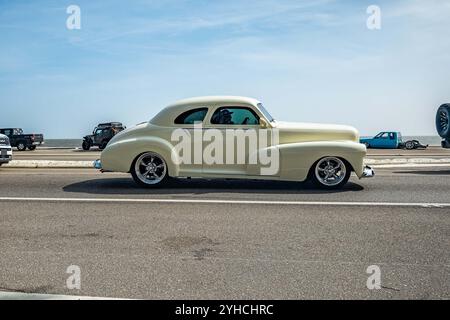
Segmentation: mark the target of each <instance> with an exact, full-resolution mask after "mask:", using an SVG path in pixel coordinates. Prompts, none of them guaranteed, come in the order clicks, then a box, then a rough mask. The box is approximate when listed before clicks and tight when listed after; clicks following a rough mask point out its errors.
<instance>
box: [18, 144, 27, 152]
mask: <svg viewBox="0 0 450 320" xmlns="http://www.w3.org/2000/svg"><path fill="white" fill-rule="evenodd" d="M26 149H27V145H26V144H25V142H19V143H18V144H17V150H19V151H25V150H26Z"/></svg>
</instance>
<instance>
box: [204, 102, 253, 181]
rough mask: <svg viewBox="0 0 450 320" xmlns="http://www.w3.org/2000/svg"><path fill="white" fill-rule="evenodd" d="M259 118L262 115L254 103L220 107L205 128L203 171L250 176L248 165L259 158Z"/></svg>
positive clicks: (210, 173)
mask: <svg viewBox="0 0 450 320" xmlns="http://www.w3.org/2000/svg"><path fill="white" fill-rule="evenodd" d="M259 119H260V115H258V113H257V111H256V110H255V109H254V108H252V107H251V106H223V105H219V106H216V107H215V108H214V109H213V111H212V112H211V115H210V118H209V119H208V121H207V125H206V127H205V130H204V131H205V132H204V143H203V157H204V159H203V173H204V174H206V175H216V176H221V175H224V176H229V175H234V176H242V175H246V174H247V173H248V165H249V164H253V163H254V161H255V158H254V157H253V155H254V154H256V151H257V148H258V137H259V130H260V123H259ZM219 148H221V150H219ZM256 160H257V159H256ZM254 164H255V165H256V163H254Z"/></svg>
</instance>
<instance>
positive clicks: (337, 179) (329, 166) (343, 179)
mask: <svg viewBox="0 0 450 320" xmlns="http://www.w3.org/2000/svg"><path fill="white" fill-rule="evenodd" d="M351 173H352V168H351V166H350V165H349V164H348V163H347V162H346V161H345V160H343V159H340V158H338V157H324V158H322V159H319V160H318V161H316V162H315V163H314V165H313V166H312V167H311V169H310V172H309V176H310V179H311V180H312V182H313V183H314V184H315V185H316V186H317V187H319V188H321V189H326V190H333V189H339V188H342V187H343V186H344V185H345V184H346V183H347V182H348V180H349V179H350V174H351ZM329 175H332V176H331V177H329ZM331 178H332V179H331Z"/></svg>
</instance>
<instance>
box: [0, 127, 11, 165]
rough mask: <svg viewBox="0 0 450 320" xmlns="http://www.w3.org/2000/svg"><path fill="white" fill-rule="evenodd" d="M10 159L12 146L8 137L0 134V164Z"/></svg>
mask: <svg viewBox="0 0 450 320" xmlns="http://www.w3.org/2000/svg"><path fill="white" fill-rule="evenodd" d="M11 160H12V148H11V144H10V142H9V138H8V137H7V136H5V135H3V134H0V166H1V165H2V164H4V163H8V162H10V161H11Z"/></svg>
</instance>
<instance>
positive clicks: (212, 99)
mask: <svg viewBox="0 0 450 320" xmlns="http://www.w3.org/2000/svg"><path fill="white" fill-rule="evenodd" d="M222 103H246V104H251V105H254V106H256V105H257V104H258V103H259V101H258V100H256V99H254V98H249V97H240V96H204V97H193V98H187V99H182V100H178V101H176V102H175V103H173V104H171V105H169V107H175V106H184V105H197V104H222Z"/></svg>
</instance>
